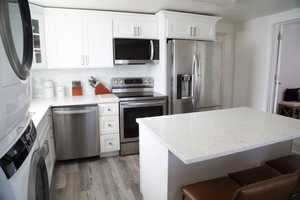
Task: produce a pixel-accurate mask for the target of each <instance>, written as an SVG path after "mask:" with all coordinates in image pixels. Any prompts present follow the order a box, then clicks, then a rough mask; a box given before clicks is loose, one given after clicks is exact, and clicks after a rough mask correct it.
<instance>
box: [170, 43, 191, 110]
mask: <svg viewBox="0 0 300 200" xmlns="http://www.w3.org/2000/svg"><path fill="white" fill-rule="evenodd" d="M195 50H196V42H195V41H189V40H170V41H168V66H169V69H168V71H169V74H170V77H169V79H170V81H169V83H170V85H169V88H170V89H169V91H170V92H169V97H170V100H169V102H170V113H171V114H177V113H188V112H193V110H194V107H193V94H192V91H193V90H192V87H190V86H189V84H192V79H193V77H192V75H193V57H194V56H193V55H194V54H195ZM189 80H191V81H189ZM189 90H190V91H189Z"/></svg>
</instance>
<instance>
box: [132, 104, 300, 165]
mask: <svg viewBox="0 0 300 200" xmlns="http://www.w3.org/2000/svg"><path fill="white" fill-rule="evenodd" d="M137 122H138V124H139V125H141V126H144V127H145V128H147V129H148V130H149V131H150V132H152V133H153V134H154V135H155V136H156V137H157V139H158V140H159V141H160V142H161V143H162V144H163V145H164V146H166V147H167V148H168V149H169V151H170V152H172V153H173V154H175V156H176V157H177V158H179V159H180V160H181V161H182V162H184V163H185V164H192V163H196V162H200V161H204V160H209V159H213V158H218V157H222V156H226V155H230V154H234V153H239V152H243V151H247V150H251V149H255V148H259V147H263V146H267V145H271V144H275V143H279V142H284V141H289V140H293V139H296V138H299V137H300V121H299V120H296V119H291V118H287V117H283V116H280V115H275V114H270V113H265V112H262V111H257V110H254V109H250V108H233V109H225V110H216V111H208V112H197V113H188V114H179V115H169V116H160V117H152V118H143V119H137ZM141 134H142V133H141Z"/></svg>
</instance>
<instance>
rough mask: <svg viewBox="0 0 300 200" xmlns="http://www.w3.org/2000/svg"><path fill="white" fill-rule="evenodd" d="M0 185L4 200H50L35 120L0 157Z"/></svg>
mask: <svg viewBox="0 0 300 200" xmlns="http://www.w3.org/2000/svg"><path fill="white" fill-rule="evenodd" d="M0 185H1V188H0V199H1V200H2V199H5V200H49V182H48V174H47V168H46V163H45V157H44V153H43V150H41V148H40V146H39V142H38V140H37V135H36V129H35V126H34V124H33V122H32V121H29V122H28V124H27V126H26V127H25V128H24V130H23V131H22V134H21V136H20V138H18V139H17V140H16V141H15V142H14V143H13V145H12V146H11V147H10V148H9V149H8V151H7V152H5V153H4V154H3V155H1V157H0Z"/></svg>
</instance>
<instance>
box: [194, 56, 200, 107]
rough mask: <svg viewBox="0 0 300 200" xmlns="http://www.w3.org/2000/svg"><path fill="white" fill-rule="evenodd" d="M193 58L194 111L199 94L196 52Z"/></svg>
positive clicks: (198, 71) (198, 64)
mask: <svg viewBox="0 0 300 200" xmlns="http://www.w3.org/2000/svg"><path fill="white" fill-rule="evenodd" d="M193 59H194V60H193V107H194V111H196V107H197V105H198V103H199V96H200V77H201V74H200V73H201V65H200V63H199V59H198V56H197V54H194V58H193Z"/></svg>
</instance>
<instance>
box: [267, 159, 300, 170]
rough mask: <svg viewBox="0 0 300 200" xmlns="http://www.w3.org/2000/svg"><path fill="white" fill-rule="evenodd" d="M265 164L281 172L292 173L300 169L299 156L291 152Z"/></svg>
mask: <svg viewBox="0 0 300 200" xmlns="http://www.w3.org/2000/svg"><path fill="white" fill-rule="evenodd" d="M266 164H267V165H269V166H270V167H272V168H273V169H276V170H277V171H279V172H280V173H282V174H288V173H294V172H296V171H298V170H299V169H300V156H298V155H296V154H292V155H288V156H285V157H281V158H278V159H274V160H270V161H268V162H266Z"/></svg>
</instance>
